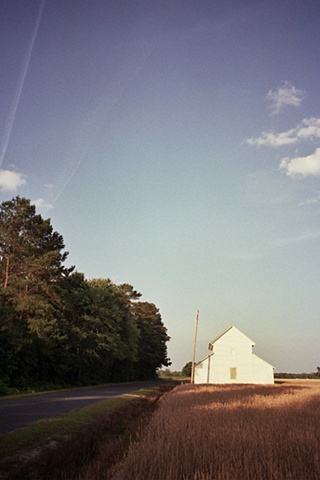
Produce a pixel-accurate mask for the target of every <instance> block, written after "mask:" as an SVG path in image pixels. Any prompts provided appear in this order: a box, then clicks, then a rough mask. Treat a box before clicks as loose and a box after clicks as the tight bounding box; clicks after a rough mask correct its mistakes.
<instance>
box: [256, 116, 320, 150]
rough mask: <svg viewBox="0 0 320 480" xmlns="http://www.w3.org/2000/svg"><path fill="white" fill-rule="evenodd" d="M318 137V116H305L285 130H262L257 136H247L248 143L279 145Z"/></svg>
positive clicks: (319, 124) (319, 121) (319, 135)
mask: <svg viewBox="0 0 320 480" xmlns="http://www.w3.org/2000/svg"><path fill="white" fill-rule="evenodd" d="M319 138H320V118H305V119H304V120H302V122H301V123H299V125H297V126H296V127H295V128H291V129H290V130H287V131H285V132H279V133H273V132H263V133H262V134H261V135H260V136H259V137H257V138H253V137H252V138H249V139H248V140H247V143H249V145H257V146H262V145H263V146H269V147H281V146H284V145H293V144H295V143H298V142H301V141H303V140H317V139H319Z"/></svg>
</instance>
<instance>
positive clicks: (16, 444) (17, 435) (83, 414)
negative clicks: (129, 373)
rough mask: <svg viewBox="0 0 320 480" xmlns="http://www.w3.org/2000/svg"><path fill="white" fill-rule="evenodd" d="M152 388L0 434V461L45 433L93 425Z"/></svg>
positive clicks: (58, 432) (42, 438) (59, 433)
mask: <svg viewBox="0 0 320 480" xmlns="http://www.w3.org/2000/svg"><path fill="white" fill-rule="evenodd" d="M152 390H153V388H147V389H143V390H138V391H136V392H133V393H130V394H125V395H121V396H119V397H115V398H111V399H109V400H104V401H102V402H99V403H96V404H94V405H89V406H88V407H85V408H81V409H77V410H72V411H71V412H68V413H65V414H63V415H59V416H56V417H52V418H49V419H44V420H39V421H37V422H35V423H32V424H30V425H28V426H26V427H23V428H20V429H18V430H14V431H12V432H9V433H6V434H4V435H2V436H0V461H2V460H3V459H4V458H6V457H9V456H12V455H15V454H16V453H17V452H19V451H20V450H21V449H24V448H26V447H32V445H35V444H37V443H39V442H41V441H42V440H44V439H45V438H46V437H51V438H54V439H55V438H58V437H59V436H62V435H65V434H67V432H68V431H69V430H71V429H72V428H73V427H78V426H81V425H82V426H85V425H90V424H91V423H92V422H93V421H94V420H95V419H96V418H97V417H99V416H100V415H102V414H103V415H105V414H108V413H111V412H114V411H115V410H118V409H119V408H121V407H123V406H124V405H125V404H126V403H128V402H130V401H132V400H133V399H135V398H139V397H144V396H146V395H148V394H150V393H151V392H152Z"/></svg>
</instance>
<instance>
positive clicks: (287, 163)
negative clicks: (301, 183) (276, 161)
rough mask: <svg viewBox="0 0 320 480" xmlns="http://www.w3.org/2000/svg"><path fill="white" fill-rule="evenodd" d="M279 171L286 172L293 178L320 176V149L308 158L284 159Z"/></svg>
mask: <svg viewBox="0 0 320 480" xmlns="http://www.w3.org/2000/svg"><path fill="white" fill-rule="evenodd" d="M279 169H280V170H284V171H285V172H286V174H287V175H289V176H292V177H295V176H302V177H308V176H311V175H313V176H315V175H320V148H317V149H316V150H315V152H314V153H312V154H311V155H307V156H306V157H295V158H291V159H290V158H289V157H285V158H283V159H282V160H281V162H280V165H279Z"/></svg>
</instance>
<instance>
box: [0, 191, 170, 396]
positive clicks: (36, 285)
mask: <svg viewBox="0 0 320 480" xmlns="http://www.w3.org/2000/svg"><path fill="white" fill-rule="evenodd" d="M64 248H65V246H64V241H63V237H62V236H61V235H60V234H59V233H57V232H55V231H54V230H53V228H52V226H51V221H50V219H46V220H45V219H43V218H42V217H41V215H38V214H36V209H35V207H34V205H32V204H31V202H30V200H28V199H26V198H20V197H16V198H13V199H12V200H10V201H6V202H3V203H2V204H1V205H0V393H8V392H11V391H12V389H19V390H27V389H32V388H39V387H41V386H52V387H54V386H67V385H81V384H82V385H84V384H90V383H99V382H109V381H127V380H136V379H148V378H151V377H154V376H155V375H156V371H157V369H158V368H160V367H161V366H168V365H170V361H169V359H168V356H167V346H166V343H167V342H168V341H169V339H170V337H169V336H168V334H167V329H166V328H165V326H164V324H163V322H162V319H161V315H160V312H159V310H158V308H157V307H156V306H155V305H154V304H153V303H149V302H141V301H139V299H140V297H141V294H140V293H138V292H137V291H135V290H134V288H133V287H132V286H131V285H129V284H122V285H116V284H114V283H113V282H112V281H111V280H110V279H91V280H87V279H86V278H85V276H84V274H82V273H79V272H77V271H75V269H74V267H72V268H67V267H65V266H64V262H65V260H66V259H67V256H68V252H65V251H64Z"/></svg>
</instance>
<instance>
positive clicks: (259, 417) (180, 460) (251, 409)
mask: <svg viewBox="0 0 320 480" xmlns="http://www.w3.org/2000/svg"><path fill="white" fill-rule="evenodd" d="M319 455H320V383H319V382H316V381H310V382H309V383H305V384H293V383H290V382H285V383H283V384H281V385H279V384H277V385H271V386H253V385H242V386H241V385H232V386H227V385H221V386H213V385H211V386H209V385H182V386H179V387H177V388H176V389H175V390H173V392H171V393H168V394H166V395H165V396H164V397H162V399H161V400H160V401H159V404H158V410H157V411H156V412H155V414H154V416H153V418H152V420H151V422H150V423H149V425H148V426H147V427H146V428H145V430H144V431H143V435H141V438H140V440H139V441H138V442H136V443H133V444H132V445H131V448H130V450H129V453H128V456H127V457H126V459H125V460H124V461H123V462H122V464H120V466H119V465H118V467H116V468H115V469H114V470H113V472H112V474H111V476H109V475H108V478H112V480H124V479H125V480H213V479H214V480H222V479H223V480H238V479H239V480H259V479H261V480H269V479H270V480H271V479H272V480H273V479H277V480H280V479H281V480H284V479H285V480H297V479H299V480H316V479H317V480H318V479H319V478H320V458H319Z"/></svg>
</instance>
